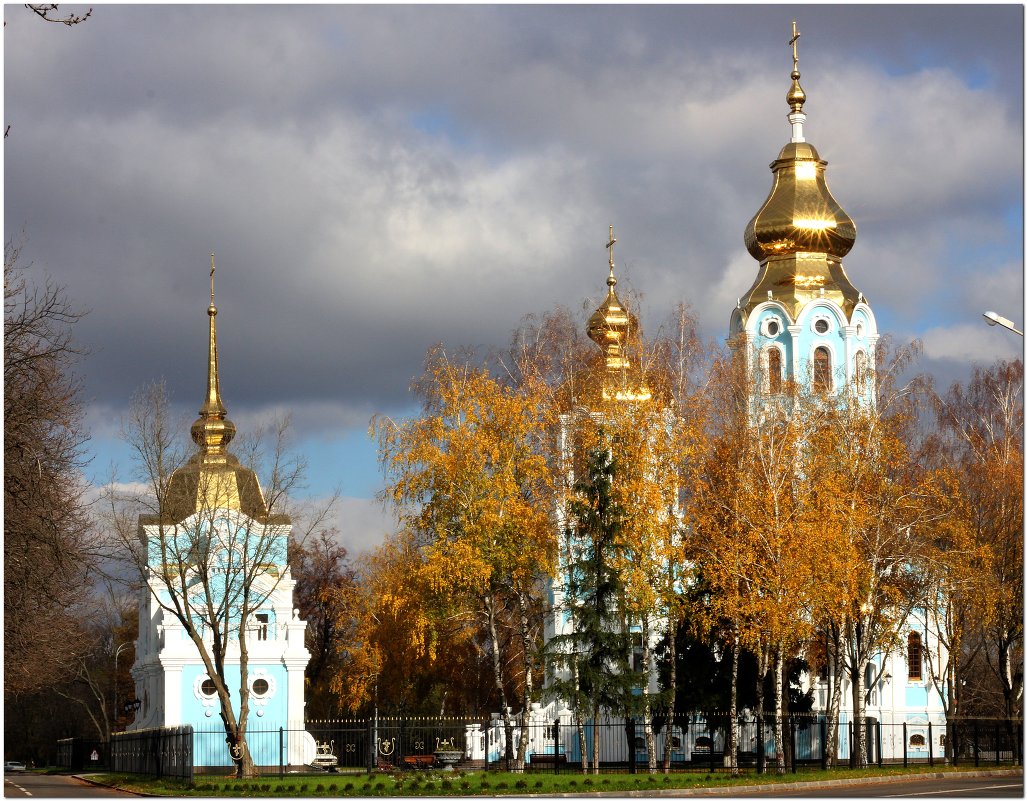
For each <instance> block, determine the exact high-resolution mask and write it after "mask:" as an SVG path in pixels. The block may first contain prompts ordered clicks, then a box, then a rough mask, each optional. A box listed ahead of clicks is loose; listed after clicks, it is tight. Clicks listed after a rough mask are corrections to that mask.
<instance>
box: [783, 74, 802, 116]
mask: <svg viewBox="0 0 1027 801" xmlns="http://www.w3.org/2000/svg"><path fill="white" fill-rule="evenodd" d="M785 99H786V100H787V101H788V105H789V106H790V107H791V109H792V111H802V104H803V103H805V102H806V93H805V92H804V91H803V90H802V87H801V86H799V71H798V70H794V71H793V72H792V88H791V89H789V90H788V95H787V96H786V97H785Z"/></svg>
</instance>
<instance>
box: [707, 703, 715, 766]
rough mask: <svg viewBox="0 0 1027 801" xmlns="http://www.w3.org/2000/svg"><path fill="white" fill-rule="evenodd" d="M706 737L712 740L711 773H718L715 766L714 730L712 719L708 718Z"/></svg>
mask: <svg viewBox="0 0 1027 801" xmlns="http://www.w3.org/2000/svg"><path fill="white" fill-rule="evenodd" d="M706 736H707V737H709V738H710V773H716V772H717V768H716V766H715V765H714V764H713V729H711V728H710V719H709V717H707V718H706Z"/></svg>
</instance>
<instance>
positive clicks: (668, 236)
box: [3, 4, 1024, 554]
mask: <svg viewBox="0 0 1027 801" xmlns="http://www.w3.org/2000/svg"><path fill="white" fill-rule="evenodd" d="M61 9H62V10H63V9H66V10H68V11H78V12H79V13H82V12H84V11H85V9H86V6H74V5H68V6H65V5H61ZM793 18H794V19H796V20H797V22H798V27H799V30H800V32H801V38H800V40H799V45H798V48H799V50H798V52H799V69H800V71H801V73H802V79H801V83H802V86H803V88H804V90H805V92H806V95H807V102H806V105H805V109H804V110H805V112H806V114H807V121H806V125H805V134H806V138H807V140H808V141H810V142H811V143H812V144H814V145H815V146H816V148H817V150H818V151H819V153H820V155H821V157H822V158H824V159H826V160H827V162H828V165H829V166H828V168H827V180H828V185H829V186H830V188H831V191H832V194H833V195H834V197H835V198H836V199H837V200H838V202H839V203H840V204H841V205H842V207H843V208H844V209H845V210H846V211H847V212H848V214H849V215H850V216H851V217H852V218H853V219H854V220H855V222H856V225H857V230H858V236H857V240H856V244H855V247H854V248H853V249H852V251H851V252H850V253H849V254H848V256H847V257H846V258H845V267H846V271H847V273H848V275H849V277H850V279H851V280H852V282H853V284H854V285H855V286H856V287H857V288H858V289H859V290H861V291H862V292H863V294H864V295H865V296H866V298H867V299H868V300H869V302H870V304H871V306H872V308H873V309H874V312H875V314H876V316H877V321H878V326H879V329H880V331H881V332H882V333H884V334H889V335H891V336H892V337H893V338H894V339H895V340H896V341H897V342H908V341H910V340H913V339H916V338H918V339H921V340H922V341H923V344H924V351H925V352H924V357H923V359H922V360H921V363H920V366H921V368H922V369H924V370H926V371H928V372H931V373H933V374H934V375H935V377H936V379H937V380H938V382H939V383H940V384H941V385H942V386H945V385H947V384H948V382H950V381H952V380H954V379H965V378H966V377H967V376H968V375H969V372H970V370H971V366H972V365H973V364H974V363H977V364H982V365H987V364H990V363H991V362H992V361H993V360H995V359H997V358H1013V357H1015V356H1017V355H1020V354H1021V353H1022V347H1023V341H1022V339H1020V338H1019V337H1016V336H1015V335H1013V334H1011V333H1010V332H1008V331H1005V330H1003V329H1001V328H999V327H994V328H992V327H988V326H987V325H985V324H984V320H983V318H982V317H981V314H982V312H984V311H986V310H991V309H994V310H995V311H998V312H999V313H1000V314H1003V315H1004V316H1006V317H1009V318H1011V319H1012V320H1013V321H1014V322H1016V323H1017V324H1020V323H1022V322H1023V308H1024V282H1023V274H1024V270H1023V242H1024V239H1023V155H1024V140H1023V113H1024V109H1023V96H1024V93H1023V76H1024V62H1023V57H1024V54H1023V41H1024V7H1023V6H1022V5H1019V4H1016V5H1011V4H1007V5H978V4H974V5H887V6H884V5H882V6H873V5H805V4H796V5H701V6H700V5H645V6H641V5H640V6H631V5H566V6H556V5H505V6H487V5H447V6H431V5H347V6H336V5H310V6H300V5H220V6H217V5H107V4H99V5H94V6H93V13H92V15H91V16H90V18H89V19H88V20H87V21H86V22H84V23H82V24H80V25H76V26H73V27H66V26H63V25H55V24H47V23H45V22H43V21H42V20H40V19H39V18H38V17H36V16H35V15H33V14H32V13H31V12H29V11H27V10H26V9H25V8H24V7H23V6H22V5H20V4H19V5H5V7H4V19H5V29H4V40H3V42H4V58H3V67H4V82H3V84H4V124H5V126H10V129H9V132H8V135H7V137H6V139H5V140H4V156H3V169H4V225H5V232H4V236H5V241H11V242H14V243H16V244H20V245H21V247H22V253H21V263H22V264H23V265H24V264H31V267H30V270H31V274H32V275H34V276H35V277H36V278H37V279H42V278H43V277H45V276H49V277H51V278H52V279H53V280H54V281H56V282H57V283H59V284H61V285H63V286H64V287H65V289H66V291H67V294H68V296H69V298H71V300H72V301H73V302H74V303H75V304H76V305H77V306H78V307H79V308H81V309H83V310H87V311H88V314H87V315H86V317H85V318H84V319H82V320H81V321H80V322H79V323H78V324H77V326H76V330H75V335H76V337H77V339H78V341H79V342H80V343H81V345H82V346H83V347H84V348H86V349H87V350H88V355H87V356H85V357H84V358H83V359H82V360H81V361H80V363H79V366H78V370H79V373H80V375H81V378H82V380H83V384H84V391H83V398H84V400H85V403H86V407H87V412H86V426H87V428H88V432H89V434H90V441H89V444H88V446H87V448H88V450H87V454H88V456H89V457H90V458H91V462H90V464H89V467H88V469H87V473H88V475H87V479H88V480H89V481H91V482H93V483H95V484H99V483H102V482H103V481H105V480H107V478H108V477H109V476H110V475H111V470H112V468H114V469H116V472H117V477H118V479H119V480H121V481H131V480H133V479H134V478H135V477H136V475H135V473H134V468H133V465H132V463H131V460H130V458H129V454H128V450H127V448H126V446H125V444H124V443H123V442H122V441H121V440H120V438H119V430H120V428H121V424H120V421H121V420H122V418H123V417H124V415H125V413H126V411H127V408H128V404H129V399H130V398H131V396H132V394H133V393H134V392H135V391H137V390H138V389H139V388H141V387H143V386H144V385H146V384H148V383H150V382H152V381H154V380H159V379H163V380H164V381H165V382H166V383H167V386H168V388H169V390H170V392H171V395H172V400H173V402H174V404H175V407H176V409H177V410H178V411H179V412H180V414H181V415H182V417H183V418H184V419H185V421H186V423H187V424H188V423H189V422H191V421H192V420H193V419H195V417H196V412H197V410H198V409H199V406H200V404H201V402H202V400H203V392H204V386H205V381H206V347H207V315H206V308H207V304H208V302H209V277H208V273H209V265H210V253H211V252H216V254H217V256H216V258H217V273H216V290H217V298H216V300H217V306H218V310H219V312H218V317H217V324H218V341H219V358H220V373H221V376H220V377H221V390H222V397H223V399H224V402H225V405H226V407H227V408H228V412H229V416H230V417H231V419H232V420H233V421H234V422H235V423H236V425H237V426H238V428H239V429H240V431H244V430H252V428H253V427H255V426H257V425H258V424H259V423H260V422H261V421H267V420H269V419H271V418H273V417H274V416H275V415H283V414H289V415H291V418H292V422H293V434H294V447H295V448H296V449H297V451H298V452H300V453H302V454H304V455H305V456H306V458H307V460H308V463H309V473H308V483H307V487H306V490H305V493H306V494H307V495H309V496H311V497H313V498H320V497H325V496H327V495H328V494H330V493H331V492H332V491H333V490H334V489H338V490H339V492H340V493H341V501H340V503H339V504H338V505H337V507H336V509H335V512H334V517H333V519H334V522H335V523H336V525H337V526H338V528H339V531H340V533H339V538H340V541H341V542H342V543H343V544H345V545H346V546H347V547H348V548H349V549H350V551H351V553H354V554H355V553H358V552H360V551H361V550H364V549H367V548H369V547H372V546H373V545H375V544H377V543H378V542H380V541H381V539H382V537H383V535H384V533H385V532H386V531H388V530H391V529H392V528H393V526H394V524H393V522H392V519H391V515H390V514H389V513H388V511H386V510H384V509H383V508H382V507H381V506H380V505H379V504H378V502H377V501H376V500H375V494H376V493H377V491H378V490H380V489H381V487H382V485H383V482H382V476H381V473H380V471H379V468H378V463H377V458H376V449H375V444H374V442H373V441H371V440H370V439H369V438H368V436H367V427H368V422H369V420H370V418H371V416H372V415H373V414H376V413H378V414H387V415H391V416H394V417H398V418H401V417H404V416H408V415H410V414H412V413H413V412H414V411H415V409H416V407H415V406H414V404H413V399H412V396H411V394H410V393H409V391H408V388H409V385H410V382H411V380H412V379H414V378H415V377H416V376H417V375H418V374H419V372H420V370H421V366H422V363H423V358H424V355H425V352H426V350H427V349H428V348H429V347H430V346H432V345H433V344H435V343H438V342H442V343H445V344H446V345H448V346H451V347H456V346H464V345H466V346H481V347H483V348H488V347H492V346H503V345H504V344H506V343H507V342H508V340H509V337H510V334H511V332H512V331H513V330H514V329H515V328H516V327H517V325H518V323H519V322H520V320H521V319H522V318H523V317H524V316H525V315H527V314H531V313H542V312H545V311H548V310H550V309H552V308H554V307H555V306H556V305H557V304H562V305H564V306H566V307H568V308H570V309H572V310H574V311H575V312H576V313H578V314H580V316H581V321H582V326H584V324H585V320H586V319H587V317H588V315H589V314H590V313H591V311H592V310H593V309H594V308H595V307H596V306H597V305H598V304H599V303H600V302H601V300H602V298H603V296H604V293H605V278H606V273H607V252H606V249H605V247H604V244H605V242H606V239H607V235H608V227H609V225H610V224H613V225H614V229H615V234H616V236H617V239H618V244H617V249H616V254H615V255H616V261H617V273H618V278H619V280H620V283H619V284H618V288H619V289H620V288H624V287H627V288H628V290H629V292H630V294H631V295H632V296H634V297H636V298H637V302H638V304H639V308H637V309H636V311H637V312H638V314H639V316H640V318H641V321H642V325H643V328H645V329H646V330H647V331H650V332H655V331H656V330H657V329H658V327H659V326H660V324H661V323H662V322H663V321H665V320H666V319H667V317H668V315H669V313H670V311H671V309H672V308H673V307H674V306H675V305H676V304H677V303H679V302H685V303H687V304H689V305H690V306H691V307H692V309H693V311H694V312H695V313H696V314H697V315H698V318H699V323H700V327H701V331H702V333H703V335H704V336H705V337H706V338H707V339H712V340H715V341H719V342H723V339H724V337H725V336H726V332H727V324H728V318H729V315H730V313H731V309H732V308H733V307H734V304H735V300H736V298H738V297H739V296H741V295H743V294H744V293H745V291H746V290H747V289H748V288H749V287H750V285H751V284H752V281H753V279H754V278H755V276H756V270H757V264H756V262H755V261H754V260H753V259H752V257H751V256H749V254H748V253H747V252H746V250H745V247H744V244H743V241H742V233H743V230H744V228H745V225H746V223H747V222H748V221H749V219H750V218H751V217H752V215H753V214H754V213H755V212H756V211H757V209H758V208H759V207H760V205H761V204H762V202H763V200H764V199H765V198H766V196H767V193H768V192H769V190H770V186H771V173H770V170H769V164H770V162H771V161H773V159H774V158H776V156H777V153H778V151H779V150H780V149H781V147H782V146H783V145H784V144H785V143H786V142H787V141H788V139H789V136H790V126H789V124H788V121H787V113H788V108H787V104H786V102H785V95H786V93H787V91H788V89H789V87H790V83H791V82H790V78H789V73H790V71H791V67H792V60H791V47H790V46H789V45H788V40H789V38H790V37H791V23H792V19H793Z"/></svg>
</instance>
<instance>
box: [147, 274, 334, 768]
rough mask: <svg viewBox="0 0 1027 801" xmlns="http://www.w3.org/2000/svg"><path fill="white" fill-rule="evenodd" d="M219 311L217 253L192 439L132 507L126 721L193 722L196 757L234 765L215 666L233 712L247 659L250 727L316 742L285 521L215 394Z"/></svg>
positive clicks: (309, 753) (265, 757)
mask: <svg viewBox="0 0 1027 801" xmlns="http://www.w3.org/2000/svg"><path fill="white" fill-rule="evenodd" d="M217 311H218V310H217V307H216V306H215V305H214V263H213V256H212V257H211V292H210V306H209V307H208V308H207V315H208V317H209V340H208V361H207V387H206V394H205V398H204V402H203V405H202V407H201V409H200V413H199V418H198V419H197V420H196V422H195V423H193V425H192V428H191V430H190V433H191V436H192V439H193V442H194V443H195V444H196V446H197V450H196V452H195V453H194V454H193V455H192V457H191V458H190V459H189V460H188V461H187V462H186V463H185V464H184V465H182V466H181V467H179V468H178V469H177V470H175V471H174V472H173V473H172V474H171V476H170V480H169V481H168V482H167V487H166V490H165V492H164V495H163V497H161V498H158V504H157V508H156V513H155V514H148V515H140V517H139V537H140V541H141V544H142V545H143V547H144V548H145V554H146V569H145V574H146V575H145V578H146V582H145V584H144V585H143V587H142V588H141V589H140V593H139V638H138V640H137V641H136V643H135V653H136V659H135V663H134V664H133V666H132V678H133V679H134V681H135V693H136V695H135V697H136V698H137V699H138V701H139V704H140V706H139V709H138V710H137V711H136V717H135V720H134V721H133V723H132V724H131V725H130V726H129V727H128V731H136V730H141V729H151V728H165V727H177V726H185V725H191V726H192V727H193V730H194V732H197V733H198V734H197V735H196V736H195V739H194V746H193V747H194V753H193V764H194V765H196V766H197V767H202V766H230V765H231V764H232V759H231V756H230V754H229V753H228V749H227V748H226V747H225V727H224V724H223V722H222V713H221V709H222V706H221V702H220V698H219V688H218V687H217V686H216V683H215V681H214V679H213V676H214V675H215V673H216V672H217V671H218V670H219V669H221V670H222V671H223V676H224V688H223V689H224V690H225V691H227V693H228V695H229V697H230V698H231V703H232V707H233V711H234V715H235V716H236V719H238V715H239V714H240V701H241V690H242V686H241V685H242V680H241V679H242V665H243V662H244V661H245V672H246V690H247V691H248V693H247V694H248V699H247V702H248V707H249V721H248V727H249V730H250V731H258V730H259V731H274V732H276V733H277V731H278V729H279V727H284V728H285V729H287V730H288V729H290V728H291V729H293V730H294V731H291V732H289V733H288V760H289V763H290V764H302V763H306V762H309V761H310V759H311V758H312V757H313V753H314V748H315V746H314V742H313V740H312V738H311V737H310V735H309V734H307V733H306V732H304V731H303V720H304V696H303V691H304V682H303V678H304V676H303V672H304V669H305V668H306V666H307V662H308V661H309V660H310V654H309V652H308V651H307V648H306V646H305V644H304V632H305V629H306V623H305V622H304V621H302V620H300V619H299V611H298V610H297V609H296V608H295V607H294V606H293V589H294V587H295V584H296V582H295V581H294V580H293V579H292V576H291V572H290V569H289V565H288V562H287V553H288V542H289V536H290V532H291V525H290V521H289V518H288V517H286V516H284V515H280V514H276V513H275V510H274V509H272V510H269V509H268V507H267V503H266V502H265V498H264V494H263V492H262V490H261V487H260V484H259V482H258V480H257V476H256V474H255V473H254V472H253V470H251V469H249V468H248V467H245V466H244V465H242V464H241V463H240V461H239V459H238V458H237V457H235V456H234V455H232V454H231V453H229V451H228V445H229V443H230V442H231V441H232V439H233V438H234V436H235V433H236V429H235V424H234V423H233V422H232V421H231V420H230V419H228V416H227V412H226V410H225V406H224V404H223V403H222V401H221V387H220V380H219V375H218V351H217V329H216V317H217ZM201 733H202V734H201ZM207 733H209V734H207ZM249 750H250V756H251V757H252V758H253V761H254V762H255V763H256V764H258V765H262V764H263V765H269V764H270V765H277V764H279V759H280V754H279V742H278V738H277V736H276V737H275V738H274V741H273V742H272V741H271V738H251V739H250V742H249Z"/></svg>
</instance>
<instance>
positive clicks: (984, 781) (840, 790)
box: [733, 774, 1024, 798]
mask: <svg viewBox="0 0 1027 801" xmlns="http://www.w3.org/2000/svg"><path fill="white" fill-rule="evenodd" d="M733 795H739V796H743V795H744V796H763V797H771V796H773V797H778V796H787V797H790V798H852V797H858V798H1023V795H1024V784H1023V776H1022V775H1021V776H1008V775H1007V776H960V775H958V774H954V775H952V776H951V777H949V776H946V777H944V778H940V779H905V780H903V781H884V782H874V783H872V784H868V783H863V782H859V783H852V784H842V785H837V786H834V787H826V786H823V785H822V786H820V787H795V788H789V787H788V786H787V785H782V786H781V788H780V789H778V788H774V789H761V790H758V791H752V792H746V791H744V790H742V788H739V792H737V793H733Z"/></svg>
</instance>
